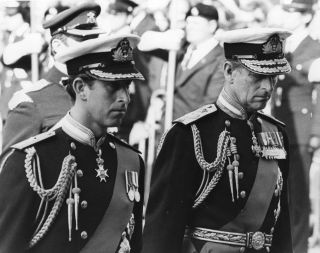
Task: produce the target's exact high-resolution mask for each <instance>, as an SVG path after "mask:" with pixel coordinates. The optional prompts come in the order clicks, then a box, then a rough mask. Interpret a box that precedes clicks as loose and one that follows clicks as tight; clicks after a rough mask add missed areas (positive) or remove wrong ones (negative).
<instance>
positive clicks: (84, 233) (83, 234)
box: [80, 231, 88, 239]
mask: <svg viewBox="0 0 320 253" xmlns="http://www.w3.org/2000/svg"><path fill="white" fill-rule="evenodd" d="M80 236H81V238H82V239H87V238H88V233H87V232H86V231H82V232H81V234H80Z"/></svg>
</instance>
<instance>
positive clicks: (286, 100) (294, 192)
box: [272, 0, 320, 253]
mask: <svg viewBox="0 0 320 253" xmlns="http://www.w3.org/2000/svg"><path fill="white" fill-rule="evenodd" d="M285 3H286V4H283V5H282V6H281V7H282V12H281V16H282V17H283V19H281V18H277V19H274V20H273V22H281V20H282V24H281V25H282V27H283V28H285V29H290V31H292V35H291V36H290V37H289V38H288V40H287V44H286V56H287V58H288V60H289V62H290V64H291V66H292V72H291V73H290V74H288V75H283V76H280V78H279V83H278V86H277V88H276V90H275V92H274V94H273V99H272V101H273V103H272V105H273V111H272V114H273V115H274V116H275V117H277V118H278V119H279V120H281V121H283V122H284V123H285V124H286V125H287V126H288V127H287V134H288V136H289V137H290V153H291V156H290V159H291V160H290V164H291V166H290V176H289V181H288V192H289V206H290V210H291V213H290V220H291V227H292V239H293V240H292V242H293V249H294V252H295V253H307V252H308V237H309V231H310V229H309V224H310V223H309V215H310V200H309V185H310V183H309V172H310V166H311V161H312V155H313V152H314V151H316V150H318V149H319V148H320V83H319V82H312V80H311V79H310V77H311V71H310V70H311V69H312V68H313V64H314V62H315V59H317V58H319V57H320V43H319V41H316V40H314V39H313V38H311V37H310V35H309V29H308V24H309V23H310V21H311V19H312V16H313V9H312V7H313V3H314V1H313V0H293V1H289V2H287V1H286V2H285ZM316 71H317V72H319V68H317V69H316Z"/></svg>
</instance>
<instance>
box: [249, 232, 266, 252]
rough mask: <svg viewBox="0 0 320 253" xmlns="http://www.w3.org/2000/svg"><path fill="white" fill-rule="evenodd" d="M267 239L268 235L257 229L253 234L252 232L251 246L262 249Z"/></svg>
mask: <svg viewBox="0 0 320 253" xmlns="http://www.w3.org/2000/svg"><path fill="white" fill-rule="evenodd" d="M265 241H266V237H265V235H264V233H262V232H260V231H257V232H254V233H253V234H251V243H250V244H251V246H252V248H254V249H255V250H260V249H262V248H263V246H264V244H265Z"/></svg>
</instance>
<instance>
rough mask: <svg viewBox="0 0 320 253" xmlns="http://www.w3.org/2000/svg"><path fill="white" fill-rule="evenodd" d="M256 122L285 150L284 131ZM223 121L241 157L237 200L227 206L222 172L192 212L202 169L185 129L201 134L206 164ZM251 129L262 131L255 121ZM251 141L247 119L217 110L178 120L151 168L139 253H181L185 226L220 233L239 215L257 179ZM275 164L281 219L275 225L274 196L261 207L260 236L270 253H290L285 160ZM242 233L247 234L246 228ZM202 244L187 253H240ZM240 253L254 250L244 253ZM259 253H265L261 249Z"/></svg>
mask: <svg viewBox="0 0 320 253" xmlns="http://www.w3.org/2000/svg"><path fill="white" fill-rule="evenodd" d="M212 106H213V105H211V107H212ZM199 110H200V109H199ZM259 117H261V118H262V117H263V118H264V120H267V121H269V122H271V123H272V124H275V125H276V127H277V128H278V131H280V132H282V133H283V135H284V139H285V147H286V150H288V149H287V148H288V140H287V138H286V135H285V132H284V130H283V126H282V125H281V124H280V123H278V122H276V121H274V120H272V119H271V118H268V117H266V116H263V115H259ZM226 120H229V121H230V123H231V125H230V132H231V135H232V136H234V137H236V143H237V148H238V154H239V155H240V160H239V162H240V165H239V172H242V173H243V177H242V179H240V180H239V188H240V189H239V190H240V192H241V194H240V195H241V196H240V198H239V199H237V200H235V202H232V201H231V194H230V187H229V179H228V173H227V172H226V170H224V172H223V174H222V176H221V179H220V180H219V182H218V183H217V185H216V187H215V188H214V189H213V190H212V191H211V192H210V193H209V195H208V196H207V198H206V199H205V200H204V202H203V203H201V204H200V205H199V206H198V207H197V208H192V206H193V204H194V201H195V196H196V193H197V190H198V189H199V187H200V185H201V182H202V178H203V170H202V169H201V168H200V166H199V163H198V162H197V160H196V156H195V148H194V140H193V135H192V130H191V127H190V124H193V123H194V124H195V125H196V126H197V128H198V130H199V132H200V137H201V142H202V149H203V154H204V158H205V160H206V161H207V162H209V163H211V162H213V161H214V160H215V158H216V156H217V143H218V137H219V134H220V133H221V132H222V131H223V130H224V129H225V121H226ZM253 125H254V129H255V130H254V131H255V132H256V134H257V133H258V132H260V131H261V127H262V126H261V124H260V123H259V121H258V119H257V117H256V118H255V119H254V120H253ZM251 138H252V135H251V130H250V128H249V126H248V124H247V121H246V120H240V119H236V118H233V117H231V116H229V115H228V114H226V113H225V112H223V111H222V110H220V109H219V108H217V110H213V111H212V112H210V113H206V115H204V116H203V115H202V116H201V117H198V119H196V120H193V122H192V123H189V124H182V123H181V121H180V122H177V123H176V124H175V125H174V126H173V127H172V128H171V129H170V131H169V132H168V133H167V135H166V137H165V139H164V142H163V146H162V148H161V150H160V153H159V155H158V157H157V159H156V162H155V166H154V168H153V175H152V180H151V192H150V196H149V201H148V206H147V213H146V224H145V228H144V235H143V241H144V244H143V251H142V252H143V253H163V252H166V253H177V252H181V248H182V242H183V238H184V233H185V229H186V227H191V228H192V227H202V228H208V229H214V230H219V229H221V228H222V227H223V226H225V225H226V224H227V223H229V222H230V221H231V220H233V219H234V218H235V217H236V216H237V215H239V214H240V213H241V212H242V210H243V208H244V206H245V204H246V202H247V200H248V197H249V196H250V193H251V189H252V187H253V185H254V182H255V180H256V175H257V170H258V162H259V158H257V157H255V155H254V154H253V153H252V151H251V145H252V140H251ZM278 165H279V168H280V170H281V172H282V176H283V182H284V184H283V189H282V194H281V201H280V203H281V213H280V217H278V221H277V222H276V221H275V210H276V209H277V206H278V203H279V202H278V201H279V197H278V196H277V195H276V194H273V196H272V197H271V201H270V203H269V205H268V206H267V208H266V209H267V210H266V215H265V217H264V219H263V220H261V226H260V228H259V231H261V232H264V233H267V234H270V233H272V232H273V244H272V248H271V252H272V253H291V252H292V249H291V235H290V224H289V215H288V206H287V183H286V181H287V177H288V159H285V160H279V161H278ZM213 174H214V173H213ZM211 178H212V174H211ZM262 195H263V194H262ZM258 201H259V199H258ZM260 201H261V200H260ZM251 211H253V213H254V212H259V210H251ZM243 223H245V221H244V222H243ZM242 229H243V230H244V231H245V230H246V228H245V227H243V228H242ZM229 232H237V231H229ZM245 232H254V231H245ZM205 244H206V242H205V241H200V240H195V241H194V245H195V248H196V249H195V251H192V252H206V253H207V252H215V253H221V252H223V253H224V252H239V248H240V247H238V246H237V247H235V249H236V251H228V250H224V251H219V250H218V251H216V250H214V249H211V251H210V248H209V249H208V248H206V249H204V247H205ZM201 250H203V251H201ZM182 252H191V251H182ZM245 252H257V251H255V250H252V251H251V250H246V251H245ZM259 252H266V251H265V249H263V250H261V251H259Z"/></svg>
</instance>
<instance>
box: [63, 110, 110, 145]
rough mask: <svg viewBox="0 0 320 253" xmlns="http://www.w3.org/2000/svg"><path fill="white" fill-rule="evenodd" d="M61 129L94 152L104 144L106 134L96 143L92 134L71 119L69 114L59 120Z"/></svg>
mask: <svg viewBox="0 0 320 253" xmlns="http://www.w3.org/2000/svg"><path fill="white" fill-rule="evenodd" d="M61 127H62V130H63V131H64V132H65V133H66V134H67V135H69V136H70V137H72V138H73V139H75V140H76V141H78V142H80V143H82V144H85V145H89V146H91V147H93V148H94V150H96V151H98V150H99V148H100V146H101V144H102V143H104V140H105V138H106V134H107V133H106V134H104V135H103V136H102V137H100V139H99V140H98V141H96V138H95V136H94V134H93V132H92V131H91V130H90V129H89V128H87V127H85V126H84V125H82V124H81V123H79V122H78V121H76V120H75V119H74V118H72V116H71V115H70V112H68V113H67V115H66V116H64V118H63V119H62V120H61Z"/></svg>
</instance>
